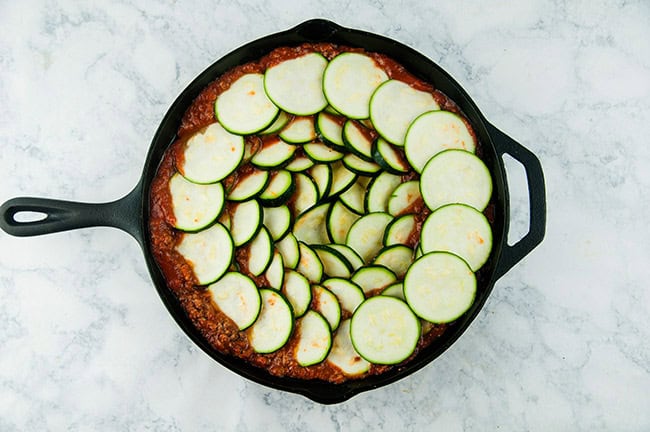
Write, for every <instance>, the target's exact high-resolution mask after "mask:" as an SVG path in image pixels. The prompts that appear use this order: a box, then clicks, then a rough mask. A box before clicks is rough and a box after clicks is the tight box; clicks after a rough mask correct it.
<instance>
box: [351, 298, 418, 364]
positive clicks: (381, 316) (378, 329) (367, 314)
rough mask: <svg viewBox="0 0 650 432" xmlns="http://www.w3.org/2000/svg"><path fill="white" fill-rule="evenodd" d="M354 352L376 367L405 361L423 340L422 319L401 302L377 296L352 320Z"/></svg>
mask: <svg viewBox="0 0 650 432" xmlns="http://www.w3.org/2000/svg"><path fill="white" fill-rule="evenodd" d="M350 339H351V340H352V345H354V348H355V350H356V351H357V352H358V353H359V355H361V357H363V358H364V359H366V360H368V361H369V362H372V363H375V364H397V363H400V362H402V361H404V360H406V359H407V358H408V357H409V356H410V355H411V354H413V352H414V351H415V347H416V346H417V344H418V341H419V340H420V320H418V318H417V317H416V316H415V314H414V313H413V312H412V311H411V309H409V307H408V305H407V304H406V303H404V302H403V301H402V300H400V299H397V298H394V297H389V296H376V297H372V298H369V299H367V300H365V301H364V302H363V303H362V304H361V305H360V306H359V307H358V308H357V310H356V312H354V315H353V316H352V319H351V321H350Z"/></svg>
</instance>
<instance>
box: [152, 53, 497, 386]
mask: <svg viewBox="0 0 650 432" xmlns="http://www.w3.org/2000/svg"><path fill="white" fill-rule="evenodd" d="M344 51H346V52H350V51H354V52H364V51H363V50H362V49H359V48H349V47H341V46H337V45H333V44H329V43H319V44H303V45H300V46H298V47H283V48H278V49H275V50H273V51H272V52H271V53H269V54H268V55H266V56H265V57H262V58H261V59H260V60H259V61H257V62H250V63H247V64H245V65H241V66H238V67H235V68H234V69H232V70H230V71H228V72H226V73H225V74H223V75H222V76H221V77H220V78H218V79H217V80H215V81H214V82H212V83H210V84H209V85H208V86H207V87H206V88H205V89H203V91H201V93H200V94H199V95H198V96H197V98H196V99H195V100H194V101H193V103H192V104H191V106H190V107H189V108H188V109H187V111H186V112H185V115H184V116H183V118H182V120H181V124H180V127H179V130H178V137H179V138H178V139H177V141H176V142H174V143H173V144H172V145H171V146H170V148H169V149H168V151H167V153H166V154H165V156H164V158H163V160H162V162H161V164H160V166H159V168H158V173H157V175H156V177H155V178H154V179H153V182H152V185H151V194H150V220H149V231H150V235H151V246H152V250H153V254H154V257H155V259H156V262H157V263H158V266H159V267H160V269H161V271H162V273H163V275H164V277H165V279H166V281H167V285H168V287H169V288H170V289H171V290H172V291H173V292H174V294H175V295H176V297H177V298H178V299H179V301H180V304H181V305H182V307H183V309H184V310H185V312H186V313H187V315H188V316H189V318H190V319H191V320H192V322H193V323H194V324H195V326H196V328H197V329H198V330H199V332H200V333H201V334H202V335H203V337H204V338H205V339H206V340H207V341H208V342H209V343H210V344H211V345H212V346H213V347H214V348H215V349H217V350H218V351H220V352H222V353H226V354H229V355H233V356H236V357H240V358H242V359H245V360H246V361H248V362H250V363H251V364H253V365H256V366H259V367H261V368H264V369H266V370H268V371H269V372H270V373H271V374H273V375H277V376H289V377H296V378H302V379H320V380H324V381H329V382H333V383H340V382H343V381H346V380H349V379H355V378H363V377H364V376H368V375H375V374H380V373H383V372H386V371H387V370H389V369H392V368H394V367H397V368H400V367H401V366H403V365H404V364H405V363H408V362H409V361H410V360H411V359H413V358H414V357H415V356H416V355H417V354H418V353H419V352H420V351H421V350H422V349H424V348H425V347H427V346H428V345H430V344H431V343H432V342H433V341H434V340H435V339H437V338H439V337H440V336H441V335H442V334H443V333H444V332H445V329H446V328H447V327H448V326H447V325H435V324H433V325H431V329H430V330H429V331H428V332H427V333H426V334H425V335H424V336H423V337H422V338H421V339H420V341H419V343H418V346H417V348H416V350H415V352H414V353H413V354H412V355H411V356H410V357H409V359H407V360H406V361H404V362H403V363H401V364H399V365H395V366H382V365H372V366H371V368H370V370H369V371H368V372H367V373H366V374H364V375H362V376H359V377H349V376H346V375H344V374H343V373H342V372H341V371H340V370H339V369H338V368H336V367H335V366H333V365H330V364H329V363H328V362H326V361H325V362H322V363H320V364H317V365H314V366H309V367H302V366H299V365H298V364H297V362H296V361H295V360H294V355H293V353H294V350H295V347H296V344H297V341H298V337H297V336H298V335H297V331H294V334H293V335H292V336H291V339H290V340H289V342H288V343H287V344H286V345H285V346H284V347H282V348H281V349H280V350H278V351H276V352H274V353H271V354H257V353H255V352H254V351H253V349H252V347H251V346H250V343H249V341H248V338H247V332H246V331H240V330H239V329H238V328H237V326H236V325H235V323H234V322H233V321H232V320H230V319H229V318H228V317H227V316H226V315H225V314H223V313H222V312H221V311H219V309H218V307H217V306H216V304H215V303H214V302H213V301H212V298H211V296H210V294H209V292H208V291H207V290H206V289H205V288H204V287H199V286H197V284H196V279H195V277H194V274H193V272H192V269H191V267H190V265H189V264H188V263H187V262H186V261H185V260H184V259H183V257H182V256H181V255H180V254H179V253H178V252H176V246H177V245H178V243H179V241H180V239H181V237H182V233H180V232H178V231H176V230H175V229H173V228H172V226H171V224H172V223H173V221H174V216H173V211H172V209H171V196H170V192H169V187H168V183H169V179H170V178H171V176H172V175H173V174H174V173H175V172H176V166H180V164H178V162H179V161H181V158H182V153H183V152H182V149H183V146H184V144H185V140H186V139H187V138H189V137H190V136H191V135H192V134H194V133H195V132H196V131H199V130H200V129H202V128H204V127H206V126H208V125H209V124H211V123H213V122H214V121H215V115H214V109H213V107H214V102H215V100H216V98H217V96H218V95H219V94H221V93H222V92H224V91H225V90H227V89H228V88H229V86H230V85H231V84H232V83H233V82H234V81H235V80H237V79H238V78H239V77H241V76H242V75H244V74H247V73H253V72H254V73H262V72H263V71H264V70H265V69H266V68H268V67H270V66H272V65H275V64H278V63H280V62H282V61H284V60H287V59H291V58H296V57H299V56H301V55H304V54H307V53H310V52H319V53H321V54H322V55H323V56H325V57H326V58H327V59H332V58H334V57H335V56H336V55H338V54H339V53H341V52H344ZM368 55H369V56H371V57H372V58H373V59H374V60H375V62H376V63H377V64H378V65H380V66H381V67H382V68H383V69H384V70H385V71H386V73H387V75H388V76H389V77H390V78H395V79H399V80H401V81H404V82H406V83H408V84H409V85H411V86H412V87H414V88H416V89H418V90H423V91H428V92H431V94H432V95H433V96H434V98H435V100H436V101H437V102H438V104H439V105H440V106H441V108H442V109H445V110H448V111H452V112H455V113H459V114H460V110H459V109H458V107H457V105H456V104H455V103H454V102H453V101H451V100H450V99H449V98H448V97H447V96H445V95H444V94H443V93H441V92H440V91H438V90H436V89H434V88H433V86H432V85H431V84H429V83H426V82H424V81H422V80H420V79H418V78H417V77H415V76H414V75H412V74H410V73H409V72H408V71H407V70H406V69H405V68H404V67H403V66H402V65H400V64H398V63H397V62H395V61H394V60H392V59H390V58H388V57H387V56H385V55H382V54H378V53H368ZM463 119H464V117H463ZM464 121H465V122H467V120H466V119H464ZM468 125H469V123H468ZM469 130H470V131H471V133H472V134H473V133H474V132H473V130H472V128H471V127H469ZM368 133H370V134H374V133H375V132H374V131H369V132H368ZM373 137H374V135H373ZM474 137H475V136H474ZM475 138H476V137H475ZM263 144H264V141H263V140H262V139H260V138H258V137H246V146H247V150H248V151H249V152H250V153H255V152H256V151H257V150H258V149H259V148H260V147H261V146H262V145H263ZM478 144H480V143H477V153H478V154H479V155H480V145H478ZM296 154H299V152H297V153H296ZM177 164H178V165H177ZM253 169H255V168H253V167H252V166H251V165H250V164H244V165H242V166H241V167H240V168H238V169H237V170H236V171H235V172H234V173H233V174H231V175H230V176H228V177H227V178H226V179H224V180H223V184H224V187H225V188H226V190H230V189H231V188H232V187H233V186H234V185H235V184H236V183H237V181H238V179H239V178H241V177H243V176H246V175H247V174H249V173H250V171H251V170H253ZM418 178H419V176H418V174H417V173H415V172H409V173H407V174H405V175H403V176H402V182H405V181H409V180H414V179H418ZM233 208H234V205H232V204H227V206H226V212H227V215H226V216H229V215H231V214H232V210H233ZM405 213H413V214H415V221H416V224H415V228H414V229H413V231H412V232H411V235H410V236H409V240H408V245H409V246H411V247H415V246H417V243H418V241H419V235H420V230H421V227H422V223H423V221H424V219H425V218H426V216H427V215H428V214H429V210H428V209H427V208H426V206H424V203H423V202H422V200H421V199H420V200H418V201H416V202H415V203H413V204H412V205H411V207H410V208H409V209H406V211H405ZM485 213H486V216H487V217H488V219H489V220H490V222H493V220H494V204H491V205H490V206H488V208H487V209H486V212H485ZM248 253H249V250H248V248H239V249H238V250H237V252H236V255H235V259H234V264H233V266H236V269H238V271H240V272H242V273H244V274H247V275H249V276H251V277H252V279H253V280H254V281H255V282H256V284H258V286H260V287H262V286H267V285H268V281H267V280H266V278H265V277H264V276H261V277H255V276H254V275H251V274H250V272H249V271H248V268H247V261H248V260H247V258H248ZM233 269H235V267H233ZM482 277H483V275H482V272H481V271H479V272H478V273H477V278H479V280H480V279H481V278H482ZM349 316H350V314H349V313H345V312H344V314H343V315H342V319H345V318H348V317H349Z"/></svg>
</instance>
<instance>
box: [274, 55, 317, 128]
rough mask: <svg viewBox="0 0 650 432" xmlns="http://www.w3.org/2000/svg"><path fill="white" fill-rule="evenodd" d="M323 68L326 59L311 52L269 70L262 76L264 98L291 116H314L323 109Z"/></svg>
mask: <svg viewBox="0 0 650 432" xmlns="http://www.w3.org/2000/svg"><path fill="white" fill-rule="evenodd" d="M326 66H327V59H326V58H325V57H323V56H322V55H321V54H319V53H315V52H312V53H309V54H305V55H303V56H300V57H297V58H293V59H290V60H285V61H283V62H281V63H278V64H276V65H274V66H271V67H270V68H268V69H266V72H265V73H264V89H265V90H266V94H267V95H268V96H269V98H270V99H271V100H272V101H273V103H275V104H276V105H277V106H279V107H280V108H282V109H283V110H285V111H287V112H289V113H291V114H296V115H302V116H304V115H310V114H316V113H317V112H319V111H321V110H322V109H323V108H325V107H326V106H327V100H326V99H325V95H324V94H323V72H324V71H325V67H326Z"/></svg>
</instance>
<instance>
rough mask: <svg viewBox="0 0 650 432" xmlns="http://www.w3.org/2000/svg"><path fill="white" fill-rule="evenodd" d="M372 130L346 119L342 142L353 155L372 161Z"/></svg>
mask: <svg viewBox="0 0 650 432" xmlns="http://www.w3.org/2000/svg"><path fill="white" fill-rule="evenodd" d="M373 141H374V139H373V136H372V132H370V130H369V129H367V128H365V127H364V126H362V125H361V124H359V123H358V122H356V121H354V120H348V121H347V122H345V125H344V126H343V143H344V144H345V146H346V147H347V148H348V149H349V150H350V151H351V152H352V153H354V154H355V155H357V156H359V157H360V158H362V159H364V160H366V161H372V143H373Z"/></svg>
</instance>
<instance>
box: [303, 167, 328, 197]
mask: <svg viewBox="0 0 650 432" xmlns="http://www.w3.org/2000/svg"><path fill="white" fill-rule="evenodd" d="M308 174H309V176H310V177H311V178H312V179H313V180H314V183H316V187H317V188H318V196H320V197H321V198H324V197H326V196H327V195H328V194H329V192H330V186H331V185H332V168H331V167H330V165H329V164H317V165H314V166H313V167H311V168H309V172H308Z"/></svg>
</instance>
